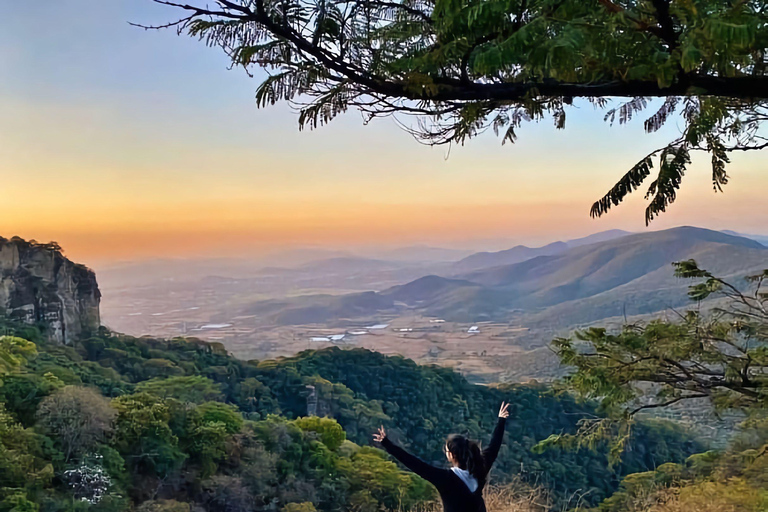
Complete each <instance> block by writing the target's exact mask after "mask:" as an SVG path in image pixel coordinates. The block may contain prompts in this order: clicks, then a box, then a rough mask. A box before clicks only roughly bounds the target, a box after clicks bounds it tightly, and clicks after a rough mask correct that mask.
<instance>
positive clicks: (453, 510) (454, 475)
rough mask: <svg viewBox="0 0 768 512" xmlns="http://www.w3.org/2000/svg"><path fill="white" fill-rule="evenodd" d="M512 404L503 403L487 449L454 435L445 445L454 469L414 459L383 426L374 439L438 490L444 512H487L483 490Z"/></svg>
mask: <svg viewBox="0 0 768 512" xmlns="http://www.w3.org/2000/svg"><path fill="white" fill-rule="evenodd" d="M508 408H509V404H507V403H504V402H502V403H501V408H500V409H499V420H498V422H497V423H496V428H495V429H494V430H493V435H492V436H491V442H490V443H489V444H488V447H487V448H486V449H485V450H482V451H481V450H480V446H479V445H478V444H477V443H476V442H474V441H470V440H469V439H467V438H466V437H464V436H460V435H457V434H452V435H450V436H448V439H447V440H446V442H445V447H444V448H443V449H444V450H445V456H446V458H447V459H448V462H450V463H451V469H441V468H436V467H434V466H432V465H430V464H427V463H426V462H424V461H423V460H421V459H419V458H418V457H414V456H413V455H411V454H410V453H408V452H406V451H405V450H403V449H402V448H400V447H399V446H397V445H395V444H393V443H392V441H390V440H389V439H388V438H387V433H386V432H385V431H384V427H379V431H378V433H376V434H374V435H373V440H374V441H376V442H378V443H381V446H382V447H383V448H384V449H385V450H387V452H389V454H390V455H392V456H393V457H395V458H396V459H397V460H399V461H400V462H402V463H403V464H404V465H405V466H406V467H407V468H408V469H410V470H411V471H413V472H414V473H416V474H417V475H419V476H420V477H421V478H423V479H424V480H426V481H428V482H429V483H431V484H432V485H434V486H435V487H436V488H437V491H438V492H439V493H440V498H441V499H442V501H443V510H444V511H445V512H486V509H485V501H483V487H485V484H486V481H487V479H488V472H489V471H490V469H491V466H492V465H493V462H494V461H495V460H496V455H498V454H499V448H500V447H501V440H502V438H503V437H504V425H505V423H506V421H507V418H508V417H509V412H508V410H507V409H508Z"/></svg>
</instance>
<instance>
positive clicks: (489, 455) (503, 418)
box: [483, 402, 509, 470]
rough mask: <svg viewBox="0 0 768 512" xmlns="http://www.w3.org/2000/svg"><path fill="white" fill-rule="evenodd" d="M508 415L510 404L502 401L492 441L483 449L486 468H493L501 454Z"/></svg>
mask: <svg viewBox="0 0 768 512" xmlns="http://www.w3.org/2000/svg"><path fill="white" fill-rule="evenodd" d="M508 417H509V404H508V403H505V402H501V407H500V408H499V419H498V421H497V422H496V428H494V429H493V434H491V442H490V443H488V446H487V447H486V448H485V450H483V460H484V461H485V467H486V470H490V469H491V466H492V465H493V463H494V461H495V460H496V456H498V455H499V449H500V448H501V442H502V441H503V440H504V427H505V426H506V423H507V418H508Z"/></svg>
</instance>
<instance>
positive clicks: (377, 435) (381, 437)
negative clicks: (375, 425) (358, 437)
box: [373, 425, 387, 443]
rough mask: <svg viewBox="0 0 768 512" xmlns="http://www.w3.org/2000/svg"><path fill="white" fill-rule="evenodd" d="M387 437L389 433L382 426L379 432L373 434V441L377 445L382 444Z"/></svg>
mask: <svg viewBox="0 0 768 512" xmlns="http://www.w3.org/2000/svg"><path fill="white" fill-rule="evenodd" d="M386 437H387V431H386V430H384V426H383V425H382V426H381V427H379V431H378V432H376V433H375V434H373V440H374V441H376V442H377V443H380V442H382V441H384V439H385V438H386Z"/></svg>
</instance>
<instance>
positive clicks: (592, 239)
mask: <svg viewBox="0 0 768 512" xmlns="http://www.w3.org/2000/svg"><path fill="white" fill-rule="evenodd" d="M631 234H632V233H631V232H629V231H624V230H623V229H609V230H608V231H600V232H599V233H594V234H592V235H589V236H585V237H582V238H574V239H573V240H566V242H565V243H566V245H567V246H568V247H569V248H571V249H572V248H574V247H581V246H582V245H589V244H595V243H598V242H607V241H608V240H615V239H616V238H621V237H623V236H627V235H631Z"/></svg>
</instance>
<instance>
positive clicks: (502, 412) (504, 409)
mask: <svg viewBox="0 0 768 512" xmlns="http://www.w3.org/2000/svg"><path fill="white" fill-rule="evenodd" d="M508 409H509V404H508V403H506V402H501V408H499V418H509V410H508Z"/></svg>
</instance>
